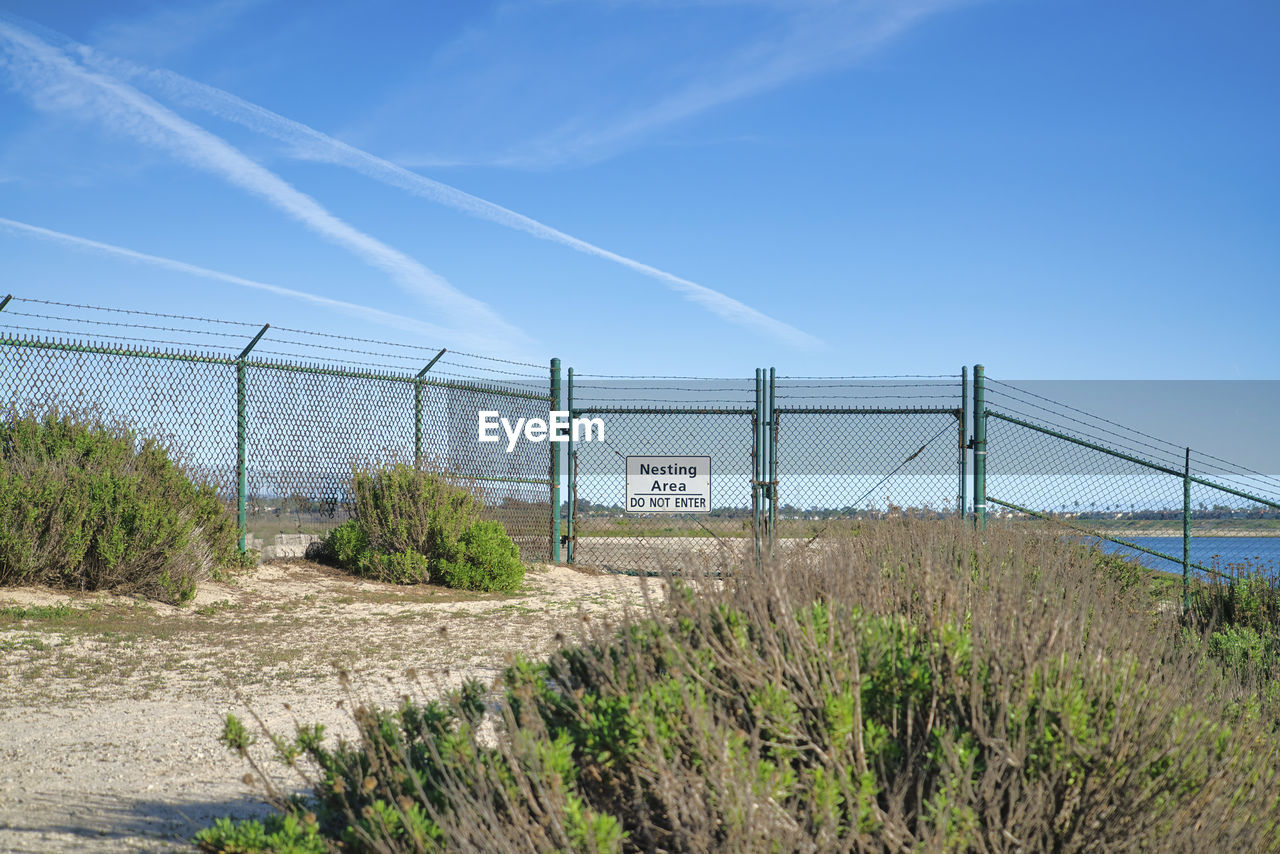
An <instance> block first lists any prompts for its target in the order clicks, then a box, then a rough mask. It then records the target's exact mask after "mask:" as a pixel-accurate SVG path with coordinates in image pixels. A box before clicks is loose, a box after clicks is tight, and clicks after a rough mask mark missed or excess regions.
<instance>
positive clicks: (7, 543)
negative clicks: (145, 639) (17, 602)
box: [0, 414, 243, 603]
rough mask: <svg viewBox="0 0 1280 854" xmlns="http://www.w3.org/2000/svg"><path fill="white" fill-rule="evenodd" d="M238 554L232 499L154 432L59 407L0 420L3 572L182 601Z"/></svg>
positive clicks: (238, 561)
mask: <svg viewBox="0 0 1280 854" xmlns="http://www.w3.org/2000/svg"><path fill="white" fill-rule="evenodd" d="M242 561H243V558H242V556H241V555H240V552H239V550H238V547H237V537H236V529H235V523H234V520H233V518H232V516H231V513H230V511H229V509H228V507H227V506H226V504H225V503H224V502H223V501H222V500H221V499H220V498H219V497H218V494H217V492H216V490H215V489H214V488H213V487H212V486H209V485H207V484H203V483H197V482H194V481H193V480H192V479H191V478H190V477H189V476H188V475H187V473H186V472H185V471H184V469H183V468H182V467H181V466H180V465H178V464H177V463H176V462H174V461H173V459H171V458H170V456H169V454H168V453H167V452H166V450H165V449H164V448H163V447H162V446H161V445H160V444H158V443H157V442H155V441H153V440H151V439H144V438H140V437H139V436H138V435H137V434H136V433H135V432H133V431H132V430H129V429H128V428H125V427H123V426H112V425H106V424H102V423H99V422H96V421H93V420H88V419H76V418H72V417H69V416H62V417H59V416H57V415H53V414H50V415H47V416H45V417H43V418H36V417H33V416H25V417H18V416H11V417H10V418H9V419H8V420H6V421H4V422H3V423H0V584H47V585H50V586H55V587H70V588H76V589H83V590H107V589H110V590H118V591H122V592H136V593H140V594H143V595H146V596H149V597H152V598H156V599H160V600H163V601H166V602H175V603H181V602H186V601H188V600H190V599H191V598H192V597H193V596H194V595H195V587H196V583H197V582H198V581H199V580H201V579H202V578H206V577H208V575H209V574H210V573H211V572H212V571H216V570H218V569H220V568H231V567H236V566H240V565H242Z"/></svg>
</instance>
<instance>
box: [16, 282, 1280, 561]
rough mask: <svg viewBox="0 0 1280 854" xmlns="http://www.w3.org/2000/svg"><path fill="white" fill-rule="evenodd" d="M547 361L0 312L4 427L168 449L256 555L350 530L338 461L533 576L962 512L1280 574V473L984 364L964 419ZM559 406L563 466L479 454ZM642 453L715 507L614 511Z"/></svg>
mask: <svg viewBox="0 0 1280 854" xmlns="http://www.w3.org/2000/svg"><path fill="white" fill-rule="evenodd" d="M175 347H176V349H175ZM557 365H558V362H556V361H555V360H553V362H552V368H551V373H550V375H549V374H548V371H547V369H546V368H543V367H541V366H538V365H533V364H528V363H521V362H513V361H507V360H501V359H494V358H491V357H485V356H479V355H475V354H468V353H454V352H449V353H446V351H444V350H440V351H436V350H434V349H432V348H427V347H421V346H417V345H406V344H399V343H394V342H383V341H373V340H369V339H360V338H355V337H350V336H343V335H334V334H321V333H312V332H307V331H305V330H298V329H289V328H284V327H266V326H262V327H259V326H258V325H256V324H249V323H243V322H236V321H222V320H214V319H209V318H199V317H187V316H176V315H164V314H158V313H150V312H142V311H131V310H122V309H110V308H101V307H93V306H78V305H69V304H64V303H56V302H52V301H46V300H38V299H21V298H12V297H10V298H6V299H4V300H3V301H0V384H2V386H0V388H3V392H4V395H5V398H4V401H3V402H4V404H5V405H6V406H7V409H8V411H9V412H10V413H11V414H36V415H43V414H45V413H49V412H61V413H67V414H75V415H80V416H83V417H88V418H94V419H98V420H101V421H103V422H107V423H112V424H119V425H123V426H127V427H128V428H130V429H132V430H135V431H136V432H137V433H138V434H139V435H141V436H145V437H148V438H152V439H155V440H157V441H159V442H160V443H161V444H163V445H164V446H165V447H166V448H167V449H168V450H169V452H170V453H171V454H172V455H173V456H174V457H175V458H176V459H177V460H178V461H179V462H181V463H182V464H183V465H184V466H185V467H186V468H187V470H188V471H190V472H191V473H192V474H193V475H194V476H195V477H197V478H198V479H201V480H203V481H205V482H207V483H210V484H212V485H213V486H215V487H216V488H217V489H218V491H219V493H220V494H221V495H223V496H224V498H225V499H226V500H227V501H228V502H229V503H233V504H236V505H238V509H241V510H242V512H243V514H244V516H243V528H244V529H245V531H246V534H247V535H248V537H249V538H250V542H257V541H259V540H267V539H268V538H270V537H273V536H274V535H277V534H287V533H309V534H323V533H324V532H325V531H327V530H329V529H331V528H332V527H333V526H335V525H337V524H339V523H341V522H342V521H344V520H345V519H346V518H348V517H349V514H350V512H351V507H350V495H349V485H348V484H349V478H350V474H351V470H352V468H353V467H367V466H373V465H379V464H390V463H405V464H409V465H417V466H422V467H429V468H431V469H434V470H439V471H443V472H447V473H450V474H451V475H452V476H454V477H455V478H457V479H459V480H460V481H462V482H464V483H466V484H467V485H469V486H470V487H472V488H473V489H474V490H475V491H476V492H477V494H479V495H480V496H481V497H482V498H483V499H484V502H485V505H486V510H485V513H486V515H487V517H488V518H492V519H497V520H498V521H500V522H502V524H503V525H504V526H505V527H506V529H507V531H508V533H509V534H511V536H512V537H513V539H514V540H515V541H516V542H517V543H518V544H519V546H520V549H521V553H522V555H523V557H524V559H525V560H529V561H542V560H550V559H555V558H557V557H558V556H563V557H566V558H567V559H568V560H569V561H570V562H573V563H577V564H582V565H585V566H595V567H603V568H607V569H612V570H617V571H627V572H631V571H636V572H642V571H656V570H659V569H661V568H664V567H671V566H677V565H688V564H689V562H690V561H692V562H694V563H696V564H699V565H702V566H704V567H706V568H708V569H718V570H723V569H726V568H733V567H735V566H741V565H742V564H743V563H744V562H745V561H748V560H750V559H751V558H752V557H753V555H759V554H761V550H762V548H780V549H782V550H783V552H784V553H785V551H786V550H787V549H790V548H794V547H796V546H798V545H805V546H807V545H808V544H811V543H813V542H814V541H816V540H823V539H826V540H829V539H833V538H835V537H838V536H839V535H841V534H842V533H845V532H848V531H851V530H853V529H855V528H856V526H857V525H858V524H859V523H860V522H861V521H862V520H870V519H878V518H883V517H886V516H893V515H901V514H906V515H914V516H918V517H923V518H931V517H942V516H946V515H952V514H957V513H967V512H969V510H970V509H972V510H973V511H974V513H975V515H977V516H978V517H979V519H981V520H983V521H985V519H986V518H988V517H991V518H1006V519H1010V520H1031V519H1038V520H1049V521H1051V522H1053V523H1054V524H1057V525H1060V526H1062V527H1063V528H1064V530H1067V531H1069V532H1072V533H1074V534H1079V535H1082V536H1085V535H1087V536H1088V537H1091V538H1093V539H1096V540H1097V541H1098V542H1100V543H1102V544H1104V545H1105V546H1106V547H1107V548H1112V549H1115V550H1117V551H1119V552H1121V553H1124V554H1129V555H1133V556H1135V557H1137V558H1138V559H1140V560H1142V561H1144V562H1146V563H1147V564H1148V565H1149V566H1151V567H1152V568H1154V569H1162V570H1168V571H1175V572H1176V571H1182V570H1185V571H1186V572H1188V573H1189V572H1192V571H1194V572H1200V573H1204V574H1217V575H1225V576H1236V575H1239V574H1241V573H1252V572H1263V573H1266V574H1271V575H1277V574H1280V478H1277V477H1276V476H1274V475H1266V474H1263V473H1261V472H1259V471H1257V470H1254V469H1251V468H1248V467H1245V466H1240V465H1237V464H1233V463H1230V462H1227V461H1226V460H1223V459H1221V458H1219V457H1215V456H1211V455H1209V454H1204V453H1197V452H1193V451H1191V450H1190V449H1187V448H1182V447H1178V446H1175V445H1172V444H1170V443H1168V442H1166V441H1163V440H1161V439H1158V438H1156V437H1154V436H1152V435H1150V434H1148V433H1143V432H1141V431H1138V430H1134V429H1132V428H1129V427H1125V426H1123V425H1121V424H1119V423H1117V422H1115V421H1111V420H1107V419H1105V418H1101V417H1099V416H1097V415H1094V414H1091V413H1090V412H1088V411H1086V410H1084V409H1082V408H1080V407H1078V406H1070V405H1067V404H1065V403H1062V402H1060V401H1057V400H1054V399H1053V398H1051V397H1049V396H1046V395H1043V394H1037V393H1036V392H1035V391H1033V390H1031V389H1030V388H1028V387H1027V385H1026V384H1015V383H1008V382H1002V381H999V380H995V379H991V378H989V377H986V376H985V374H984V373H983V372H982V371H981V370H980V369H977V368H975V376H974V381H973V383H972V388H971V391H972V408H971V404H970V396H969V394H968V391H969V390H970V384H969V383H968V381H967V371H963V370H962V372H961V373H960V374H959V375H932V376H880V377H786V376H783V377H776V376H775V375H774V372H773V371H772V370H770V371H767V372H764V371H757V376H756V379H755V381H754V382H753V381H752V380H751V379H748V378H745V377H730V378H718V379H717V378H693V377H620V376H603V375H578V376H577V377H575V376H574V372H573V370H572V369H570V370H569V371H568V374H567V380H568V381H567V383H565V384H564V390H565V392H566V395H565V398H566V402H565V403H562V402H561V401H560V400H559V399H558V397H559V394H558V393H557V390H558V389H559V388H560V386H559V384H558V380H557V379H556V377H558V373H557V370H558V368H557ZM562 407H564V408H567V409H568V410H569V411H570V415H571V417H572V418H588V419H598V420H599V422H600V424H601V425H602V428H603V437H602V438H601V437H600V436H598V435H597V436H595V437H592V436H590V435H588V436H587V437H584V438H583V439H581V440H576V441H571V442H569V443H568V445H567V450H568V453H567V454H565V455H564V456H563V458H562V457H561V456H560V454H559V451H560V449H561V448H562V447H565V446H562V445H561V444H558V443H553V442H549V441H543V442H534V441H523V440H521V441H517V442H514V443H513V446H512V447H510V448H508V443H507V442H506V441H505V440H504V441H499V442H493V443H483V442H479V441H478V437H477V426H478V416H479V413H480V412H482V411H495V412H497V413H499V415H501V416H502V417H505V418H507V419H508V420H509V422H511V423H513V424H514V423H516V422H517V420H518V419H521V418H524V419H530V418H546V417H547V413H548V411H549V410H559V409H561V408H562ZM970 412H972V413H973V421H972V426H973V435H972V438H970V437H968V436H967V435H966V430H967V428H968V427H969V423H968V422H969V419H970ZM635 456H667V457H673V456H678V457H686V456H687V457H709V458H710V463H711V478H710V486H709V489H710V493H709V504H708V506H707V507H706V508H705V512H683V511H681V512H670V513H665V512H664V513H656V512H655V513H633V512H629V510H630V508H627V507H626V506H624V505H625V503H626V488H627V483H626V471H627V468H626V459H627V457H635ZM561 459H563V462H560V460H561ZM561 482H563V483H564V485H565V490H564V493H563V496H564V498H565V500H564V502H563V503H561V501H560V496H561V492H560V484H561ZM970 497H972V502H973V503H972V506H970ZM762 543H763V544H764V545H763V546H762Z"/></svg>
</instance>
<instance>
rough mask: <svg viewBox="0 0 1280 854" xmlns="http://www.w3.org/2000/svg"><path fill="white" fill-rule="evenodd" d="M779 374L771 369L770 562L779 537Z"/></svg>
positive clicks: (768, 487)
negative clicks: (776, 403) (776, 407)
mask: <svg viewBox="0 0 1280 854" xmlns="http://www.w3.org/2000/svg"><path fill="white" fill-rule="evenodd" d="M776 400H777V374H776V372H775V370H774V369H773V368H770V369H769V477H768V481H769V483H768V486H767V487H766V488H767V489H768V490H769V561H770V562H772V561H773V543H774V540H775V539H776V538H777V536H778V414H777V411H776V410H775V409H774V403H775V401H776Z"/></svg>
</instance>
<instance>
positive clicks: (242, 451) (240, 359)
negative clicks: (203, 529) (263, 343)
mask: <svg viewBox="0 0 1280 854" xmlns="http://www.w3.org/2000/svg"><path fill="white" fill-rule="evenodd" d="M270 328H271V324H270V323H268V324H266V325H264V326H263V327H262V328H261V329H259V330H258V334H257V335H255V336H253V340H252V341H250V342H249V346H247V347H245V348H244V349H243V350H242V351H240V355H239V356H237V357H236V526H237V527H238V528H239V531H240V554H244V553H245V551H246V550H247V549H246V548H245V546H246V543H245V539H246V536H247V534H248V530H249V517H248V504H249V454H248V447H247V446H248V444H249V442H248V434H249V424H248V419H247V418H246V412H247V410H248V408H249V406H248V404H249V383H248V376H247V373H248V372H247V371H246V369H245V362H244V360H245V359H246V358H248V356H249V351H250V350H252V349H253V348H254V347H255V346H257V344H258V342H259V341H260V340H261V339H262V336H263V335H266V334H267V330H268V329H270Z"/></svg>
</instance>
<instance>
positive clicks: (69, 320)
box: [5, 297, 249, 340]
mask: <svg viewBox="0 0 1280 854" xmlns="http://www.w3.org/2000/svg"><path fill="white" fill-rule="evenodd" d="M15 299H16V297H15ZM5 314H7V315H11V316H14V317H34V318H38V319H40V320H60V321H65V322H67V323H88V324H93V325H94V326H116V327H124V328H128V329H152V330H156V331H158V332H186V333H190V334H192V335H212V336H216V337H218V338H237V339H240V340H245V339H247V338H248V337H249V336H247V335H244V334H242V333H235V332H214V331H212V330H210V329H186V328H184V327H180V326H152V325H150V324H146V323H123V322H121V321H117V320H89V319H88V318H83V317H63V316H61V315H57V314H35V313H33V312H29V311H7V312H5Z"/></svg>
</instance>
